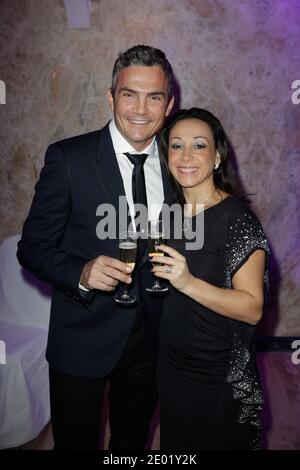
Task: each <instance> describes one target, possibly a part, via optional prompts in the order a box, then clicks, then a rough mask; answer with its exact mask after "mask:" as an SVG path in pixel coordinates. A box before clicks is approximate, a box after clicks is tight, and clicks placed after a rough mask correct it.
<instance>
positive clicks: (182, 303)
mask: <svg viewBox="0 0 300 470" xmlns="http://www.w3.org/2000/svg"><path fill="white" fill-rule="evenodd" d="M161 151H162V155H163V156H164V157H165V158H166V160H167V161H168V166H169V170H170V173H171V175H172V177H173V179H174V182H175V186H176V191H177V195H178V200H179V201H180V202H181V203H182V204H185V203H187V204H190V205H191V206H190V207H191V208H192V212H191V214H190V217H189V218H187V219H186V220H187V221H188V223H189V224H190V225H191V226H193V227H194V226H195V222H196V219H197V216H198V217H199V216H200V214H198V215H197V212H198V211H199V207H197V204H202V208H203V210H204V214H203V213H202V214H201V215H202V216H204V244H203V247H202V248H201V249H199V250H197V251H195V250H187V249H186V248H185V241H186V240H185V239H184V237H183V238H182V239H181V240H178V239H176V240H175V239H174V240H170V243H169V244H168V246H165V245H160V249H161V250H162V251H163V252H165V253H166V254H167V255H168V256H165V257H163V258H162V257H161V256H160V257H155V256H154V257H152V262H158V263H160V265H155V267H154V268H153V272H154V274H155V275H156V276H158V277H159V278H163V279H167V280H169V281H170V284H171V286H170V292H169V295H168V297H167V298H166V300H165V304H164V310H163V316H162V320H161V333H160V353H159V366H158V383H159V392H160V403H161V448H162V449H173V450H174V449H255V448H259V431H260V423H259V411H260V410H261V405H262V395H261V389H260V384H259V378H258V375H257V369H256V365H255V356H254V352H253V349H252V338H253V333H254V330H255V325H256V324H257V322H258V321H259V320H260V318H261V316H262V311H263V304H264V285H266V283H267V271H266V266H267V258H268V254H269V248H268V243H267V240H266V237H265V235H264V232H263V230H262V227H261V225H260V223H259V221H258V219H257V218H256V216H255V215H254V214H253V212H252V211H251V210H250V209H249V207H248V205H247V203H246V202H245V199H244V198H242V197H241V193H240V191H239V190H238V186H237V182H236V178H235V177H234V173H233V171H232V168H231V165H230V163H229V160H228V152H227V141H226V136H225V133H224V130H223V128H222V125H221V123H220V122H219V121H218V119H217V118H216V117H215V116H213V115H212V114H211V113H210V112H208V111H206V110H204V109H197V108H192V109H190V110H182V111H179V112H178V113H177V114H176V115H175V116H174V117H173V118H172V120H171V121H170V122H169V124H168V125H167V127H166V128H165V129H164V131H163V134H162V139H161ZM183 234H184V232H183Z"/></svg>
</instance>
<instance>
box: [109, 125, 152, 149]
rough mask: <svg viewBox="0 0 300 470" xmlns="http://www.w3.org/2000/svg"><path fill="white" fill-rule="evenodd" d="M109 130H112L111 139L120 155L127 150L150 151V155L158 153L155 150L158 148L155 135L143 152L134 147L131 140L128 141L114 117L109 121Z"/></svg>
mask: <svg viewBox="0 0 300 470" xmlns="http://www.w3.org/2000/svg"><path fill="white" fill-rule="evenodd" d="M109 131H110V135H111V139H112V143H113V146H114V150H115V153H116V155H119V154H121V153H125V152H130V153H148V155H155V153H156V152H155V148H156V140H155V137H153V139H152V141H151V142H150V144H149V145H148V146H147V147H146V148H145V149H144V150H143V151H142V152H138V151H137V150H135V149H134V148H133V147H132V145H130V143H129V142H127V140H126V139H125V137H123V136H122V134H121V133H120V131H119V130H118V128H117V126H116V123H115V120H114V119H112V120H111V121H110V123H109Z"/></svg>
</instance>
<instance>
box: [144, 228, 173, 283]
mask: <svg viewBox="0 0 300 470" xmlns="http://www.w3.org/2000/svg"><path fill="white" fill-rule="evenodd" d="M165 233H166V232H165V227H164V223H163V221H162V220H149V222H148V252H149V255H150V254H151V255H155V256H164V255H165V254H164V252H163V251H161V250H160V249H159V248H158V245H160V244H162V243H163V244H165V243H166V242H165ZM151 263H152V265H153V266H155V265H158V266H160V265H161V263H156V262H155V263H154V262H152V261H151ZM146 290H147V291H148V292H167V291H168V287H167V286H162V285H161V283H160V281H159V279H158V278H157V277H156V278H155V280H154V284H153V285H152V286H151V287H146Z"/></svg>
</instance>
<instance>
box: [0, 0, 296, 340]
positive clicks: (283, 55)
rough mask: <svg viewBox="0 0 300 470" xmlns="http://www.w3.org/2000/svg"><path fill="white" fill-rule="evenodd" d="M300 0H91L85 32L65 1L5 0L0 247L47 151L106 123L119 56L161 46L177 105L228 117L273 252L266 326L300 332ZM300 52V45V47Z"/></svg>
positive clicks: (18, 219)
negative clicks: (294, 91) (295, 92)
mask: <svg viewBox="0 0 300 470" xmlns="http://www.w3.org/2000/svg"><path fill="white" fill-rule="evenodd" d="M299 25H300V3H299V1H298V0H289V1H288V2H287V1H285V0H272V1H271V0H230V2H229V1H225V0H222V1H221V0H160V1H158V0H97V1H96V0H94V1H92V18H91V27H90V28H89V29H86V30H84V29H70V28H68V25H67V21H66V14H65V10H64V6H63V1H62V0H26V1H22V2H21V1H19V0H2V1H0V43H1V48H0V79H2V80H4V81H5V82H6V86H7V99H6V103H7V104H5V105H0V120H1V122H0V146H1V160H0V165H1V167H0V185H1V195H0V198H1V206H0V207H1V209H0V210H1V212H0V220H1V229H0V240H2V239H3V238H5V237H6V236H8V235H11V234H14V233H17V232H20V231H21V227H22V223H23V221H24V218H25V217H26V214H27V211H28V208H29V205H30V201H31V198H32V194H33V189H34V184H35V181H36V179H37V177H38V174H39V171H40V169H41V166H42V164H43V157H44V151H45V148H46V146H47V145H48V144H49V143H50V142H53V141H55V140H57V139H60V138H63V137H65V136H71V135H74V134H77V133H83V132H87V131H90V130H93V129H96V128H98V127H100V126H102V125H103V124H104V123H105V122H106V121H107V119H108V118H109V116H110V112H109V108H108V105H107V102H106V88H107V87H108V86H109V84H110V74H111V69H112V66H113V63H114V60H115V57H116V55H117V54H118V52H120V51H123V50H125V49H127V48H128V47H129V46H131V45H134V44H137V43H144V44H151V45H153V46H157V47H160V48H161V49H163V50H164V51H165V52H166V54H167V56H168V58H169V59H170V61H171V62H172V64H173V67H174V71H175V73H176V77H177V80H178V83H179V86H180V88H181V106H182V107H190V106H193V105H198V106H202V107H207V108H209V109H210V110H211V111H213V112H215V113H216V114H217V115H218V116H219V117H220V118H221V120H222V121H223V123H224V126H225V128H226V130H227V133H228V135H229V137H230V139H231V142H232V145H233V147H234V150H235V153H236V155H237V160H238V166H239V170H240V174H241V177H242V178H243V180H244V183H245V186H246V189H247V190H248V191H249V192H251V193H254V196H253V202H254V208H255V209H256V211H257V213H258V215H259V216H260V218H261V220H262V222H263V224H264V227H265V229H266V232H267V234H268V236H269V239H270V241H271V244H272V247H273V259H272V281H273V282H272V286H273V287H272V292H271V303H270V308H269V312H268V314H267V315H266V316H265V320H264V322H263V325H262V331H263V332H264V333H266V332H267V333H268V334H274V333H276V334H279V335H300V319H299V307H298V304H299V295H300V294H299V284H300V265H299V258H300V256H299V255H300V253H299V251H300V243H299V238H298V237H297V232H298V230H297V229H299V214H300V208H299V206H300V204H299V202H300V186H299V184H297V179H298V177H299V176H300V163H299V157H300V132H299V128H300V105H293V104H292V102H291V83H292V82H293V81H294V80H296V79H300V53H299V39H300V26H299ZM297 48H298V49H297Z"/></svg>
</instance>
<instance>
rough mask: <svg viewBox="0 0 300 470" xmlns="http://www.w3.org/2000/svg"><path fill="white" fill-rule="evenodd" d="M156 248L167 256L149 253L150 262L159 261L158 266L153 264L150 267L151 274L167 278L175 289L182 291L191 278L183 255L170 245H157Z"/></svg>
mask: <svg viewBox="0 0 300 470" xmlns="http://www.w3.org/2000/svg"><path fill="white" fill-rule="evenodd" d="M157 248H158V249H159V250H160V251H163V252H164V253H166V254H167V255H169V256H155V255H149V256H150V261H151V263H160V266H159V265H155V266H154V268H153V269H152V272H153V274H155V276H157V277H160V278H162V279H168V281H170V283H171V284H172V285H173V286H174V287H175V288H176V289H177V290H179V291H181V292H183V293H184V289H185V288H186V287H187V286H188V285H189V284H190V283H191V281H192V279H193V275H192V274H191V273H190V271H189V268H188V265H187V262H186V259H185V257H184V256H182V255H181V254H180V253H178V251H176V250H174V248H171V247H170V246H166V245H158V246H157Z"/></svg>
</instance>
